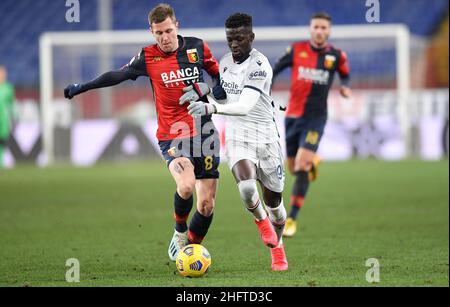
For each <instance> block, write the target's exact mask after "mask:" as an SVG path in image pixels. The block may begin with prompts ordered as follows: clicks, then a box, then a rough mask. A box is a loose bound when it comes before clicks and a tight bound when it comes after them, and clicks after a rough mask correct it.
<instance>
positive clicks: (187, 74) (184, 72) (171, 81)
mask: <svg viewBox="0 0 450 307" xmlns="http://www.w3.org/2000/svg"><path fill="white" fill-rule="evenodd" d="M199 78H200V71H199V69H198V68H197V67H193V68H191V67H188V68H182V69H178V70H176V71H170V72H164V73H162V74H161V79H162V81H163V82H164V84H165V85H166V87H169V86H174V85H179V84H180V83H181V84H190V83H194V82H199ZM186 81H187V82H186ZM185 82H186V83H185Z"/></svg>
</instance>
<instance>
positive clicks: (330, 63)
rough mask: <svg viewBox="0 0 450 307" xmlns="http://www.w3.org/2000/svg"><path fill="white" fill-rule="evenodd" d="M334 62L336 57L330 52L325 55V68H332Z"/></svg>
mask: <svg viewBox="0 0 450 307" xmlns="http://www.w3.org/2000/svg"><path fill="white" fill-rule="evenodd" d="M335 62H336V57H335V56H334V55H331V54H327V55H326V56H325V62H324V66H325V68H326V69H333V67H334V63H335Z"/></svg>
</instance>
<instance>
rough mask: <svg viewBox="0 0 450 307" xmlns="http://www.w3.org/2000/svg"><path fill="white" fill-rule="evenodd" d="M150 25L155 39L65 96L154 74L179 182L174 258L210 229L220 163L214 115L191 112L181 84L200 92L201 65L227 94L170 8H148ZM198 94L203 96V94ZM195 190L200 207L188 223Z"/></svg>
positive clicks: (167, 149) (205, 53) (166, 149)
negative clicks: (183, 33) (117, 67)
mask: <svg viewBox="0 0 450 307" xmlns="http://www.w3.org/2000/svg"><path fill="white" fill-rule="evenodd" d="M149 24H150V29H151V32H152V34H153V36H154V37H155V40H156V44H154V45H150V46H148V47H145V48H143V49H142V50H141V51H140V53H139V54H138V55H137V56H135V57H134V58H132V59H131V61H130V62H129V63H128V64H127V65H125V66H123V67H122V68H121V69H120V70H116V71H110V72H107V73H105V74H103V75H101V76H100V77H98V78H96V79H94V80H92V81H90V82H87V83H85V84H71V85H69V86H68V87H67V88H66V89H65V90H64V95H65V97H66V98H69V99H71V98H73V97H74V96H75V95H78V94H81V93H83V92H86V91H88V90H91V89H95V88H101V87H107V86H113V85H116V84H118V83H121V82H123V81H125V80H136V79H137V78H138V77H140V76H146V77H148V78H149V79H150V83H151V86H152V90H153V95H154V98H155V102H156V111H157V114H158V131H157V138H158V141H159V146H160V149H161V152H162V154H163V156H164V158H165V160H166V161H167V165H168V168H169V171H170V173H171V174H172V177H173V178H174V180H175V182H176V185H177V190H176V193H175V196H174V207H175V210H174V211H175V212H174V218H175V232H174V235H173V238H172V240H171V242H170V245H169V250H168V253H169V258H170V259H171V260H173V261H174V260H175V259H176V256H177V254H178V252H179V250H180V249H181V248H182V247H183V246H185V245H187V244H189V243H196V244H200V243H201V242H202V240H203V238H204V237H205V235H206V233H207V232H208V229H209V227H210V224H211V221H212V218H213V210H214V205H215V196H216V190H217V181H218V178H219V171H218V166H219V162H220V157H219V150H220V141H219V137H218V132H217V130H216V128H215V127H214V124H213V123H212V121H211V116H206V117H202V118H201V119H200V118H199V119H198V120H197V119H194V118H193V117H192V116H191V115H189V114H188V111H187V105H180V103H179V99H180V97H181V96H182V95H183V94H184V91H183V88H186V87H189V86H192V88H194V90H195V91H200V89H199V88H198V86H197V85H196V83H198V82H203V70H205V71H206V72H207V73H208V74H209V75H210V76H211V77H212V79H213V83H214V84H215V86H214V88H213V94H214V95H215V96H216V97H217V98H218V99H223V98H225V97H226V93H225V92H224V91H223V89H222V88H221V86H220V82H219V80H220V77H219V64H218V62H217V61H216V59H215V58H214V56H213V55H212V53H211V50H210V49H209V47H208V45H207V44H206V43H205V42H204V41H203V40H201V39H198V38H195V37H182V36H179V35H178V22H177V20H176V17H175V12H174V11H173V9H172V7H170V6H169V5H168V4H160V5H158V6H156V7H155V8H154V9H153V10H152V11H151V12H150V13H149ZM208 89H209V88H208ZM198 93H199V96H203V94H204V93H200V92H198ZM204 99H206V98H204ZM205 102H207V100H205ZM194 190H195V192H196V195H197V210H196V212H195V213H194V215H193V217H192V219H191V221H190V224H189V227H188V226H187V219H188V216H189V213H190V211H191V209H192V207H193V193H194Z"/></svg>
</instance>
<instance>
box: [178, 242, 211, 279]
mask: <svg viewBox="0 0 450 307" xmlns="http://www.w3.org/2000/svg"><path fill="white" fill-rule="evenodd" d="M176 264H177V269H178V272H179V273H180V274H181V275H182V276H184V277H202V276H203V275H205V274H206V273H207V272H208V270H209V266H210V265H211V256H210V255H209V252H208V250H207V249H206V248H204V247H203V246H202V245H200V244H189V245H186V246H185V247H183V248H182V249H181V250H180V252H179V253H178V256H177V259H176Z"/></svg>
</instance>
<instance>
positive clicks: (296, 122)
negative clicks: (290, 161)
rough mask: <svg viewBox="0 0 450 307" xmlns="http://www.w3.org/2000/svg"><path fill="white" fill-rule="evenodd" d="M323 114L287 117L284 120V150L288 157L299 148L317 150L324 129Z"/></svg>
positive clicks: (295, 153)
mask: <svg viewBox="0 0 450 307" xmlns="http://www.w3.org/2000/svg"><path fill="white" fill-rule="evenodd" d="M326 123H327V118H326V117H325V116H321V117H313V118H303V117H300V118H289V117H287V118H286V119H285V121H284V124H285V128H286V151H287V156H288V157H289V158H292V157H295V156H296V155H297V152H298V149H299V148H306V149H309V150H312V151H314V152H317V149H318V148H319V143H320V139H321V138H322V135H323V132H324V130H325V125H326Z"/></svg>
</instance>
